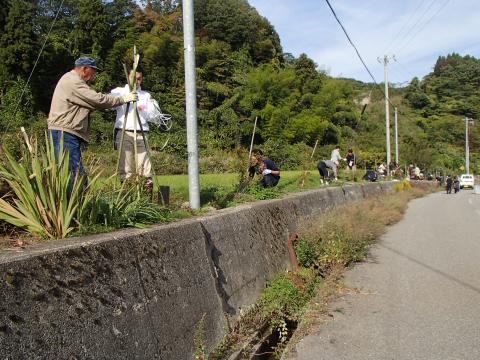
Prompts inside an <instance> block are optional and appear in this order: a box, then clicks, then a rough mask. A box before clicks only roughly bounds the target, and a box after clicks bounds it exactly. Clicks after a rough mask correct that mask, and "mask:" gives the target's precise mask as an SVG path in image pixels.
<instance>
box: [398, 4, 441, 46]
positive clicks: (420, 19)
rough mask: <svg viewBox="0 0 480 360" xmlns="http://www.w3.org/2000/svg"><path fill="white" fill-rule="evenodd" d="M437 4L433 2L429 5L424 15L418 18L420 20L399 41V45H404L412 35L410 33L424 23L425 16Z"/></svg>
mask: <svg viewBox="0 0 480 360" xmlns="http://www.w3.org/2000/svg"><path fill="white" fill-rule="evenodd" d="M434 4H435V0H432V1H431V2H430V4H428V6H427V8H426V9H425V10H424V11H423V13H422V15H420V17H419V18H418V20H417V21H416V22H415V24H413V26H412V27H411V28H410V29H409V30H408V31H407V32H406V33H405V35H404V36H403V37H402V38H401V39H400V40H399V41H398V43H397V44H402V41H404V40H405V39H406V38H407V36H409V35H410V33H411V32H412V31H413V30H414V29H415V27H416V26H417V25H418V24H419V23H420V22H421V21H422V19H423V18H424V16H425V15H426V14H427V13H428V11H429V10H430V9H431V7H432V6H433V5H434Z"/></svg>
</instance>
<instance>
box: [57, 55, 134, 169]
mask: <svg viewBox="0 0 480 360" xmlns="http://www.w3.org/2000/svg"><path fill="white" fill-rule="evenodd" d="M97 70H100V69H99V68H98V67H97V62H96V60H95V59H93V58H91V57H84V56H83V57H80V58H78V59H77V60H76V61H75V67H74V69H73V70H71V71H69V72H67V73H66V74H64V75H63V76H62V77H61V78H60V80H59V81H58V83H57V86H56V87H55V91H54V93H53V97H52V104H51V106H50V113H49V115H48V136H49V137H50V138H51V139H52V142H53V146H54V149H55V154H57V156H58V154H59V152H60V140H61V138H62V136H63V150H65V149H68V151H69V162H68V169H69V170H70V171H71V172H72V173H77V172H78V174H79V175H85V169H84V168H83V164H82V152H81V145H82V144H83V143H88V141H89V136H90V118H89V115H90V112H91V111H92V110H94V109H110V108H114V107H116V106H119V105H122V104H125V103H127V102H130V101H136V100H137V94H136V93H134V92H130V93H128V94H125V95H124V96H122V97H116V96H112V95H106V94H101V93H98V92H96V91H95V90H93V89H92V88H91V87H90V86H89V85H88V83H89V82H91V81H92V80H93V79H94V78H95V75H96V73H97Z"/></svg>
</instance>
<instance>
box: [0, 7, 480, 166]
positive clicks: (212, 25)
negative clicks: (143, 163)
mask: <svg viewBox="0 0 480 360" xmlns="http://www.w3.org/2000/svg"><path fill="white" fill-rule="evenodd" d="M60 3H61V0H48V1H47V0H35V1H26V0H15V1H13V0H0V4H1V7H0V29H2V32H1V35H0V132H1V133H0V135H1V136H2V140H1V142H2V145H4V146H6V147H8V148H10V149H18V144H19V141H18V131H19V128H20V126H25V127H26V128H27V131H28V132H29V133H30V134H32V133H35V134H38V135H39V136H41V135H42V134H43V132H44V130H45V127H46V116H47V114H48V110H49V106H50V100H51V95H52V93H53V89H54V87H55V84H56V82H57V81H58V79H59V78H60V76H61V75H62V74H63V73H65V72H66V71H68V70H69V69H70V68H71V67H72V65H73V62H74V60H75V58H77V57H78V56H80V55H90V56H93V57H95V58H97V59H98V61H99V63H100V66H101V67H102V68H103V69H104V71H102V72H101V73H99V74H98V76H97V79H96V82H95V84H94V87H95V88H96V89H97V90H101V91H103V92H108V91H109V90H110V89H112V88H114V87H116V86H119V85H122V84H123V83H124V81H125V80H124V73H123V65H122V64H123V63H127V64H128V63H129V61H130V59H131V57H132V48H133V45H134V44H136V46H137V48H138V50H139V52H140V54H141V61H140V64H141V67H142V69H143V71H144V82H143V84H142V87H143V88H145V89H147V90H149V91H150V92H151V93H152V95H153V96H154V97H155V98H156V99H157V100H158V101H159V103H160V105H161V107H162V109H163V110H164V111H165V112H168V113H170V114H172V115H173V118H174V126H173V128H172V130H171V132H170V134H168V136H169V137H170V139H169V142H168V145H167V147H166V148H165V150H164V151H163V152H161V153H158V154H156V155H155V158H156V163H155V164H156V167H158V169H157V173H178V172H182V171H185V164H186V133H185V110H184V97H185V96H184V70H183V67H184V64H183V37H182V17H181V15H182V11H181V8H180V2H179V1H175V0H150V1H144V3H143V6H139V5H137V2H136V1H133V0H112V1H105V0H104V1H102V0H65V1H64V3H63V6H62V8H61V11H60V13H59V16H58V18H57V21H56V22H55V24H54V26H53V28H52V32H51V34H50V36H49V38H48V41H46V45H45V48H44V50H43V52H42V53H41V56H40V57H39V59H38V66H37V68H36V70H35V71H34V72H33V75H32V77H31V80H30V84H29V85H28V86H25V84H26V81H27V79H28V76H29V74H30V72H31V71H32V69H33V66H34V64H35V61H36V58H37V56H38V54H39V53H40V50H41V48H42V45H43V43H44V41H45V40H46V36H47V33H48V31H49V28H50V26H51V25H52V23H53V18H54V16H55V14H56V11H57V9H58V8H59V5H60ZM194 3H195V27H196V39H197V43H196V54H197V57H196V65H197V87H198V88H197V95H198V98H197V100H198V107H199V109H198V120H199V135H200V139H199V144H200V155H201V168H202V171H216V170H217V171H218V170H222V171H225V170H233V163H234V158H235V154H238V151H239V149H241V148H243V149H245V148H248V146H249V142H250V136H251V132H252V129H253V123H254V119H255V117H258V129H257V136H256V138H255V143H256V146H257V147H258V148H261V149H263V150H264V152H266V153H267V154H269V155H270V156H271V157H272V158H274V159H275V160H276V161H277V162H278V163H279V164H280V166H281V167H282V168H284V169H286V168H303V167H305V166H308V165H310V166H311V164H313V161H315V160H316V159H318V158H320V157H322V156H327V154H329V152H330V150H331V148H332V145H333V144H340V145H342V146H343V148H344V149H345V148H347V147H353V148H354V149H355V150H356V152H357V154H358V155H359V160H360V162H361V163H362V164H363V162H366V163H368V164H373V163H375V162H381V161H384V158H385V155H384V153H385V151H384V149H385V136H384V134H385V126H384V105H383V103H382V101H383V100H382V98H383V94H382V93H381V91H380V90H379V88H381V87H376V86H373V85H372V84H363V83H361V82H358V81H355V80H350V79H338V78H332V77H330V76H328V74H325V73H324V72H321V71H318V69H317V66H316V64H315V63H314V62H313V61H312V60H311V59H310V58H309V57H308V55H305V54H302V55H300V56H299V57H298V58H295V57H294V56H292V55H291V54H288V53H284V52H283V50H282V46H281V39H279V36H278V34H277V33H276V31H275V29H274V28H273V26H272V25H271V24H270V23H269V22H268V20H267V19H265V18H263V17H262V16H260V15H259V14H258V13H257V11H256V10H255V9H254V8H252V7H251V6H250V5H249V4H248V2H247V1H246V0H197V1H195V2H194ZM352 61H356V60H355V59H352ZM479 81H480V65H479V60H477V59H475V58H472V57H461V56H458V55H448V56H447V57H441V58H439V59H438V61H437V64H436V65H435V68H434V71H433V72H432V73H431V74H430V75H428V76H427V77H425V79H423V80H421V81H420V80H418V79H413V80H412V82H411V84H410V85H409V86H408V87H407V88H405V89H392V102H394V103H395V104H398V107H399V111H400V143H401V147H400V160H401V162H402V163H419V164H421V165H422V166H423V167H428V168H430V169H433V168H445V167H446V168H452V169H454V170H456V171H460V170H461V169H460V167H461V166H462V163H463V156H464V154H463V150H462V149H463V146H464V122H463V121H462V118H463V117H464V116H469V117H473V118H477V117H478V113H479V112H480V97H479V95H478V85H479ZM22 92H24V94H23V96H22V101H21V103H20V105H19V106H18V109H17V111H16V113H15V116H13V115H14V111H15V109H16V107H17V105H18V100H19V99H20V96H21V94H22ZM365 99H370V103H369V105H368V106H367V107H366V109H365V111H364V112H363V113H362V108H363V105H362V103H361V102H362V100H365ZM392 111H393V109H392ZM113 115H114V114H113V112H111V111H107V112H94V113H93V116H92V126H93V137H92V139H93V140H92V143H91V145H90V147H89V149H90V152H92V153H101V154H102V158H105V159H107V160H108V159H110V160H112V159H114V158H115V156H116V155H115V153H114V152H113V150H111V135H112V127H113V124H112V119H113ZM392 118H393V115H392ZM479 127H480V124H477V125H474V126H472V128H471V134H472V135H471V141H472V143H471V149H472V151H475V152H477V154H478V147H479V145H480V135H479V134H480V131H479V130H478V128H479ZM392 134H393V132H392ZM166 138H167V134H165V133H162V132H161V131H160V130H156V131H154V133H153V134H152V135H151V139H152V144H153V147H154V149H155V148H157V147H159V146H160V145H161V144H163V142H164V141H165V139H166ZM317 139H318V140H319V144H320V148H319V149H318V151H317V153H316V156H315V158H314V160H313V161H311V162H309V157H310V154H311V151H312V147H313V145H314V144H315V141H316V140H317ZM392 144H393V141H392ZM392 150H393V146H392ZM107 160H106V161H107ZM230 160H231V161H230ZM112 161H113V160H112ZM471 162H472V165H474V166H476V169H478V166H479V163H478V157H477V156H476V155H474V156H473V158H472V160H471Z"/></svg>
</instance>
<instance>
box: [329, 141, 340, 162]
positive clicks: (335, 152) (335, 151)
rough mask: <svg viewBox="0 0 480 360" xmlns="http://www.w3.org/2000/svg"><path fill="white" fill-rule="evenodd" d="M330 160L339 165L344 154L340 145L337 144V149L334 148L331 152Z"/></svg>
mask: <svg viewBox="0 0 480 360" xmlns="http://www.w3.org/2000/svg"><path fill="white" fill-rule="evenodd" d="M330 160H332V161H333V162H334V163H336V164H337V165H338V164H340V160H342V156H341V155H340V146H338V145H337V146H335V149H333V150H332V153H331V154H330Z"/></svg>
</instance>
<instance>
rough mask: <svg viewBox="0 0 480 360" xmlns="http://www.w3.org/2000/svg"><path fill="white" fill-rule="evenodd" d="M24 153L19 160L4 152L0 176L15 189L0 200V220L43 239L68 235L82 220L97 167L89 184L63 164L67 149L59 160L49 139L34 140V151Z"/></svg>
mask: <svg viewBox="0 0 480 360" xmlns="http://www.w3.org/2000/svg"><path fill="white" fill-rule="evenodd" d="M60 147H61V148H62V147H63V141H62V142H61V144H60ZM22 155H23V156H22V160H21V161H17V160H15V159H14V158H13V156H12V155H11V154H10V153H9V152H8V151H5V157H6V163H5V164H0V175H1V176H3V177H4V179H5V180H6V181H7V182H8V184H9V186H10V188H11V189H12V191H13V196H12V197H11V198H9V199H5V198H2V199H0V219H2V220H5V221H7V222H9V223H11V224H13V225H15V226H18V227H20V228H24V229H26V230H27V231H29V232H31V233H34V234H38V235H39V236H41V237H44V238H50V239H54V238H65V237H66V236H67V235H68V234H69V233H71V232H72V231H73V230H74V229H75V228H76V226H77V225H78V224H79V223H80V222H81V221H82V216H83V214H84V213H85V209H86V208H87V205H88V203H89V202H90V200H91V199H92V195H93V193H92V187H93V186H94V185H95V183H96V181H97V179H98V176H99V175H100V172H99V170H98V168H96V169H94V170H93V171H92V173H93V177H92V178H91V179H90V181H89V183H88V184H86V183H85V180H86V179H85V178H84V177H79V176H73V174H72V173H71V172H70V171H69V169H68V166H63V165H62V164H68V158H69V154H68V151H66V152H63V153H61V154H59V155H58V159H56V157H55V153H54V147H53V143H52V141H51V140H48V139H46V140H45V147H40V148H39V146H38V143H37V142H34V146H33V148H32V150H30V151H29V150H27V149H25V148H23V149H22ZM7 200H8V201H7Z"/></svg>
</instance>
